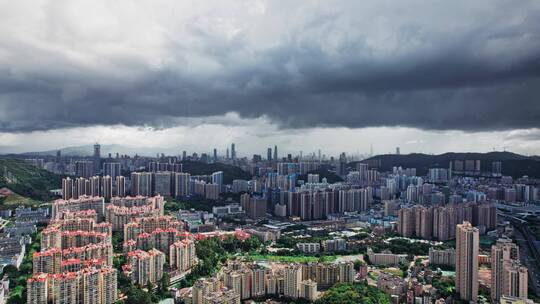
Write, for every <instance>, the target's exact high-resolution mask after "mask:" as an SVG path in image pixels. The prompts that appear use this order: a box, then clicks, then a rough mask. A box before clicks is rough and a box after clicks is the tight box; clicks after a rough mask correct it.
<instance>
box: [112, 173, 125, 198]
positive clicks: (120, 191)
mask: <svg viewBox="0 0 540 304" xmlns="http://www.w3.org/2000/svg"><path fill="white" fill-rule="evenodd" d="M115 194H116V196H119V197H124V196H126V178H125V177H123V176H121V175H119V176H117V177H116V192H115Z"/></svg>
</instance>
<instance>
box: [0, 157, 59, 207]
mask: <svg viewBox="0 0 540 304" xmlns="http://www.w3.org/2000/svg"><path fill="white" fill-rule="evenodd" d="M2 187H7V188H9V189H11V190H12V191H14V192H15V193H17V194H19V195H22V196H25V197H30V198H33V199H35V200H48V199H50V198H51V195H50V193H49V190H52V189H58V188H61V187H62V177H61V176H60V175H56V174H54V173H51V172H49V171H46V170H43V169H40V168H37V167H35V166H33V165H31V164H29V163H26V162H25V161H23V160H20V159H0V188H2Z"/></svg>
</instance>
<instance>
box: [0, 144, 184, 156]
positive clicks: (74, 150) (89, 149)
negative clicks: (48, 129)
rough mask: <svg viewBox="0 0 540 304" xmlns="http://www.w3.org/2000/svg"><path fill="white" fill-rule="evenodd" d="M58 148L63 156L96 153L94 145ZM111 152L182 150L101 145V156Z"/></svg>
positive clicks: (149, 153)
mask: <svg viewBox="0 0 540 304" xmlns="http://www.w3.org/2000/svg"><path fill="white" fill-rule="evenodd" d="M58 150H60V152H61V153H62V156H83V157H84V156H92V155H93V154H94V146H93V145H84V146H76V147H65V148H60V149H58ZM58 150H48V151H38V152H25V153H20V154H13V155H19V156H26V157H39V156H45V155H51V156H54V155H56V152H57V151H58ZM0 151H1V150H0ZM109 153H111V154H112V155H113V156H114V155H115V154H116V153H119V154H121V155H124V154H125V155H135V154H138V155H139V156H156V154H157V153H166V154H171V153H172V154H175V153H176V154H179V153H180V152H179V151H177V150H175V149H171V148H163V149H156V148H145V147H135V148H134V147H128V146H123V145H101V157H106V156H107V155H108V154H109Z"/></svg>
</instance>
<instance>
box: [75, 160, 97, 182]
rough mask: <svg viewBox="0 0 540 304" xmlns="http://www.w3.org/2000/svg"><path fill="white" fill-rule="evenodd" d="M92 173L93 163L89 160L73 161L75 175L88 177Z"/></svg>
mask: <svg viewBox="0 0 540 304" xmlns="http://www.w3.org/2000/svg"><path fill="white" fill-rule="evenodd" d="M92 175H94V163H93V162H92V161H89V160H80V161H76V162H75V176H76V177H84V178H89V177H90V176H92Z"/></svg>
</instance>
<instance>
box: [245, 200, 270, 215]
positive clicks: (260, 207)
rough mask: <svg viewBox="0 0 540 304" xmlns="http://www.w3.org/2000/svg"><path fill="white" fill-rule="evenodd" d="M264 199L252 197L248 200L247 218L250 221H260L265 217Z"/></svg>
mask: <svg viewBox="0 0 540 304" xmlns="http://www.w3.org/2000/svg"><path fill="white" fill-rule="evenodd" d="M266 203H267V202H266V198H264V197H252V198H251V199H250V206H249V208H248V209H247V210H249V217H250V218H252V219H260V218H264V217H265V216H266Z"/></svg>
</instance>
